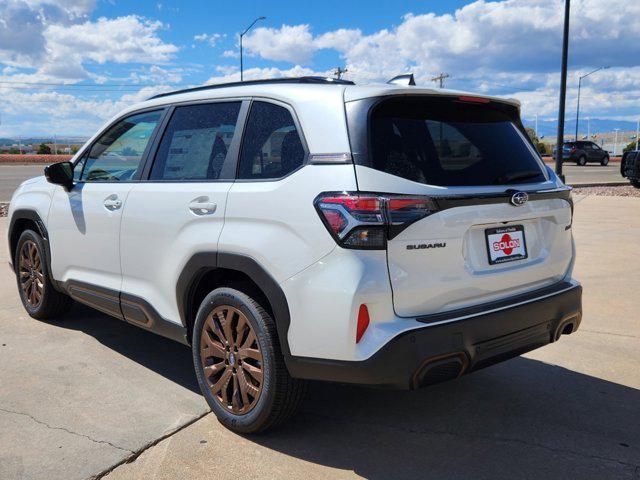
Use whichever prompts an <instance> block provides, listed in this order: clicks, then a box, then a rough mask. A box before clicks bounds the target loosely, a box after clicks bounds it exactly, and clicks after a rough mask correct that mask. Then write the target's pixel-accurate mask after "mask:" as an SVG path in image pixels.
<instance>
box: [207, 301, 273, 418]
mask: <svg viewBox="0 0 640 480" xmlns="http://www.w3.org/2000/svg"><path fill="white" fill-rule="evenodd" d="M200 360H201V362H202V368H203V371H204V379H205V381H206V383H207V386H208V387H209V390H210V391H211V393H212V394H213V396H214V397H215V398H216V399H217V400H218V402H220V404H221V405H222V406H223V407H224V408H225V409H227V410H228V411H229V412H231V413H234V414H237V415H242V414H245V413H247V412H249V411H250V410H251V409H252V408H253V407H254V406H255V405H256V403H257V402H258V399H259V398H260V392H261V391H262V382H263V371H262V365H263V361H262V352H261V350H260V345H259V343H258V340H257V338H256V335H255V333H254V331H253V328H252V327H251V324H250V323H249V320H248V319H247V317H246V315H245V314H244V313H242V312H241V311H240V310H238V309H237V308H234V307H231V306H229V305H223V306H219V307H217V308H215V309H214V310H213V311H212V312H211V313H210V314H209V316H208V317H207V319H206V320H205V322H204V327H203V329H202V337H201V340H200Z"/></svg>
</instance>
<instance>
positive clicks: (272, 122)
mask: <svg viewBox="0 0 640 480" xmlns="http://www.w3.org/2000/svg"><path fill="white" fill-rule="evenodd" d="M304 157H305V151H304V147H303V146H302V141H301V140H300V135H299V134H298V130H297V129H296V124H295V122H294V121H293V117H292V116H291V113H290V112H289V110H287V109H286V108H284V107H281V106H279V105H274V104H272V103H267V102H253V104H252V106H251V112H250V114H249V119H248V121H247V127H246V129H245V133H244V139H243V143H242V154H241V156H240V166H239V170H238V178H243V179H267V178H280V177H284V176H285V175H288V174H289V173H291V172H293V171H294V170H295V169H297V168H298V167H300V166H301V165H302V164H303V163H304Z"/></svg>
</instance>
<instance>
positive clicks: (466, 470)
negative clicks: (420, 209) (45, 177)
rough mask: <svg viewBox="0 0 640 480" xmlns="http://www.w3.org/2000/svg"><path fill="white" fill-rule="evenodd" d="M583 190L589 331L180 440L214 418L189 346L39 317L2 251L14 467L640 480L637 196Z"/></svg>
mask: <svg viewBox="0 0 640 480" xmlns="http://www.w3.org/2000/svg"><path fill="white" fill-rule="evenodd" d="M577 200H578V201H577V203H576V215H575V222H574V227H573V228H574V233H575V236H576V244H577V248H578V258H577V262H576V269H575V276H576V277H577V278H578V279H580V280H581V281H582V282H583V286H584V311H585V315H584V319H583V323H582V326H581V329H580V330H579V331H578V332H577V333H575V334H573V335H570V336H565V337H563V338H562V340H561V341H560V342H557V343H555V344H552V345H548V346H546V347H544V348H542V349H540V350H537V351H534V352H531V353H530V354H527V355H525V356H523V357H520V358H516V359H513V360H510V361H508V362H505V363H503V364H500V365H497V366H495V367H491V368H489V369H485V370H482V371H479V372H476V373H473V374H472V375H469V376H466V377H463V378H461V379H459V380H456V381H453V382H449V383H446V384H441V385H437V386H434V387H430V388H427V389H423V390H420V391H416V392H396V391H379V390H371V389H367V388H358V387H351V386H341V385H332V384H321V383H315V384H313V385H312V388H311V391H310V395H309V398H308V399H307V402H306V403H305V405H304V407H303V409H302V412H301V414H300V415H299V416H298V417H296V418H295V419H293V421H292V422H290V423H289V424H287V425H286V426H284V427H283V428H282V429H280V430H277V431H274V432H271V433H269V434H267V435H263V436H253V437H244V436H240V435H236V434H233V433H231V432H229V431H227V430H225V429H224V428H222V427H221V426H220V425H219V424H218V422H217V421H216V419H215V417H214V416H213V415H211V414H208V415H205V416H203V417H202V418H200V419H199V420H197V421H195V422H194V423H192V424H191V425H189V426H187V427H186V428H182V429H181V430H180V431H179V432H178V433H175V434H173V435H168V434H167V432H171V431H172V430H174V429H176V428H179V427H180V426H184V424H186V423H187V422H190V421H192V420H193V419H196V418H199V417H200V416H202V415H203V414H204V413H205V412H206V405H205V403H204V401H203V400H202V399H201V398H200V397H199V395H198V394H197V393H196V390H197V387H196V382H195V379H194V377H193V374H192V371H191V368H192V367H191V364H190V357H189V351H188V350H187V349H186V348H185V347H182V346H180V345H178V344H174V343H172V342H170V341H168V340H165V339H162V338H160V337H156V336H153V335H151V334H148V333H146V332H143V331H142V330H139V329H136V328H135V327H133V326H129V325H126V324H123V323H121V322H118V321H117V320H112V319H110V318H107V317H105V316H103V315H101V314H99V313H95V312H92V311H90V310H89V309H86V308H82V307H78V308H76V309H75V310H74V311H73V312H72V313H71V314H70V315H68V316H67V317H66V318H65V319H62V320H59V321H56V322H38V321H35V320H33V319H31V318H30V317H28V316H27V315H26V314H24V311H23V310H22V307H21V306H20V305H19V301H18V297H17V293H16V290H15V285H14V280H13V278H12V277H11V276H10V273H9V270H8V268H7V267H6V263H5V260H6V253H5V250H3V249H4V248H5V247H0V252H2V253H1V255H4V256H0V262H1V263H0V305H1V306H2V308H1V310H0V342H1V343H0V345H2V346H0V362H2V365H3V368H2V370H0V446H1V447H2V448H0V472H2V473H0V477H1V478H2V479H5V478H8V479H12V478H29V479H31V478H47V479H49V478H65V479H75V478H86V477H88V476H92V475H98V476H102V475H104V474H105V473H107V472H109V470H110V469H111V468H112V467H113V466H114V465H115V464H117V463H119V462H122V461H124V460H125V459H129V460H132V461H131V463H126V464H122V465H120V466H117V467H116V468H115V469H114V470H113V471H112V472H111V473H109V474H108V475H107V476H106V478H107V479H109V480H114V479H145V480H146V479H174V478H181V479H200V478H216V479H226V478H300V477H304V478H305V479H307V480H311V479H316V478H317V479H320V478H322V479H325V478H353V477H364V478H373V479H385V478H437V479H442V478H444V479H458V478H460V479H463V478H491V479H493V478H508V479H519V478H532V479H538V478H545V479H562V480H566V479H567V478H587V479H608V478H616V479H625V478H626V479H635V480H637V479H638V475H640V429H638V428H637V419H638V418H639V415H640V373H639V372H638V365H639V364H640V348H638V347H639V346H640V314H639V313H638V310H637V306H636V305H637V299H636V298H637V295H638V291H639V290H638V285H640V254H638V251H637V242H638V238H640V199H638V198H620V197H586V198H578V199H577ZM612 212H613V213H612ZM6 225H7V222H6V219H0V235H4V229H6ZM163 435H168V436H167V438H166V439H164V440H162V441H160V442H159V443H158V444H157V445H155V446H152V447H150V448H146V449H145V448H144V447H145V445H147V444H148V443H149V442H153V441H155V440H156V439H158V438H160V437H161V436H163ZM140 449H143V450H144V451H143V452H142V454H141V455H139V456H138V457H137V458H135V460H134V459H133V457H135V455H134V454H132V453H131V451H135V452H136V455H137V453H139V450H140Z"/></svg>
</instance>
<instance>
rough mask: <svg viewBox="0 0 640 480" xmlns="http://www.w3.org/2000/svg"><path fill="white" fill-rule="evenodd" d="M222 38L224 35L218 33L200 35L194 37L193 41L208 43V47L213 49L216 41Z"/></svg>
mask: <svg viewBox="0 0 640 480" xmlns="http://www.w3.org/2000/svg"><path fill="white" fill-rule="evenodd" d="M224 37H226V35H223V34H220V33H211V34H209V33H201V34H199V35H194V37H193V39H194V40H195V41H196V42H208V43H209V45H210V46H212V47H215V46H216V44H217V43H218V40H220V39H221V38H224Z"/></svg>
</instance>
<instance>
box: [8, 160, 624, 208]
mask: <svg viewBox="0 0 640 480" xmlns="http://www.w3.org/2000/svg"><path fill="white" fill-rule="evenodd" d="M43 170H44V165H12V164H0V202H8V201H9V200H10V199H11V195H12V194H13V191H14V190H15V189H16V188H17V187H18V185H20V184H21V183H22V182H24V181H25V180H27V179H29V178H32V177H37V176H38V175H42V174H43V173H42V172H43ZM564 173H565V175H566V178H567V182H568V183H569V184H580V183H608V182H626V181H627V180H626V179H624V178H622V176H620V164H619V163H611V164H609V165H607V166H606V167H603V166H601V165H597V164H588V165H586V166H584V167H578V166H577V165H573V164H565V165H564Z"/></svg>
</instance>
